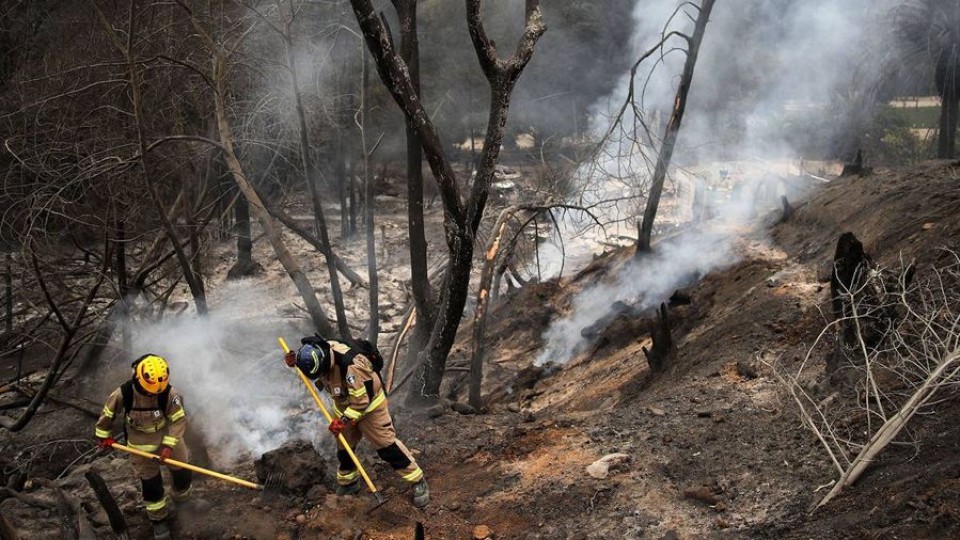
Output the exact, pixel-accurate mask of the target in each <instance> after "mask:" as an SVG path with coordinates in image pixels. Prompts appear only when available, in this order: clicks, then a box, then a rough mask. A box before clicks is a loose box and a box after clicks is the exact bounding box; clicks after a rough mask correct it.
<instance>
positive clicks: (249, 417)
mask: <svg viewBox="0 0 960 540" xmlns="http://www.w3.org/2000/svg"><path fill="white" fill-rule="evenodd" d="M209 299H210V301H211V310H210V313H209V314H208V315H207V316H205V317H197V316H195V315H189V316H187V315H184V316H181V317H177V318H173V319H169V320H167V321H163V322H159V323H153V324H148V325H140V326H138V327H136V328H135V329H134V331H135V334H134V336H133V339H132V343H131V345H132V347H133V350H134V351H136V355H137V356H139V355H140V354H145V353H148V352H150V353H155V354H159V355H160V356H163V357H164V358H165V359H166V360H167V362H168V363H169V365H170V381H171V384H172V385H173V386H174V387H176V388H177V390H178V391H180V392H181V393H182V394H183V397H184V404H185V408H186V410H187V415H188V418H189V419H190V422H191V423H190V429H191V430H195V431H199V433H200V435H201V437H202V438H203V440H204V441H205V442H206V444H207V447H208V449H209V450H210V452H211V453H212V454H214V455H215V458H216V459H217V460H219V461H222V462H224V463H234V462H237V461H239V460H241V459H244V458H248V457H250V456H254V457H259V455H260V454H261V453H263V452H265V451H267V450H271V449H273V448H276V447H278V446H280V445H281V444H282V443H283V442H284V441H286V440H288V439H292V438H300V439H306V440H311V441H314V444H315V445H317V444H318V443H319V441H318V439H317V438H318V435H319V431H318V425H319V420H320V413H319V411H316V409H315V405H313V403H312V401H311V402H310V403H307V402H306V401H305V400H308V399H310V398H309V397H308V395H307V393H306V389H305V388H304V386H303V383H302V382H301V381H300V379H299V378H298V377H297V376H296V374H295V373H294V372H293V371H292V370H291V369H289V368H287V367H286V365H284V363H283V360H282V359H283V352H282V350H281V349H280V347H279V344H278V343H277V337H278V336H280V335H283V334H284V333H286V334H287V335H288V337H289V336H297V337H299V335H300V334H301V333H302V332H303V330H302V329H298V326H299V320H298V319H282V318H280V317H279V316H278V315H277V312H276V310H275V309H274V308H273V306H275V305H276V298H272V297H270V296H269V295H268V294H267V293H266V292H265V291H263V290H260V289H257V288H255V287H254V286H253V285H252V284H251V282H248V281H238V282H227V283H225V284H223V285H222V286H220V287H218V288H217V289H216V291H215V292H214V293H212V294H211V295H210V297H209ZM290 344H291V346H294V345H296V346H299V342H298V341H292V342H290ZM301 405H306V406H308V407H309V408H310V409H313V410H311V411H310V412H309V413H307V414H302V406H301ZM308 410H309V409H308Z"/></svg>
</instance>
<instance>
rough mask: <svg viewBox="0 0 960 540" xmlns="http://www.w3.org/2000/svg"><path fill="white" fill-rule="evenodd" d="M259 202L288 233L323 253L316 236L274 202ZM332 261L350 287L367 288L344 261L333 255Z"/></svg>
mask: <svg viewBox="0 0 960 540" xmlns="http://www.w3.org/2000/svg"><path fill="white" fill-rule="evenodd" d="M261 200H262V201H263V205H264V207H265V208H266V209H267V212H268V213H269V214H270V215H271V216H273V218H274V219H276V220H277V221H279V222H280V223H282V224H283V226H284V227H286V228H288V229H290V232H292V233H294V234H296V235H297V236H299V237H300V238H302V239H304V240H305V241H306V242H307V243H308V244H310V245H311V246H313V247H314V248H316V249H317V251H319V252H321V253H323V243H322V242H321V241H320V240H319V239H318V238H317V237H316V236H314V235H313V234H310V231H308V230H307V229H306V228H304V227H303V226H302V225H300V224H299V223H297V220H295V219H293V217H292V216H291V215H290V214H288V213H286V212H284V211H283V210H281V209H280V208H279V207H278V206H277V205H276V204H275V203H274V202H272V201H270V200H269V199H266V198H261ZM333 259H334V262H335V263H336V265H337V270H339V271H340V273H341V274H343V277H345V278H347V280H348V281H349V282H350V284H351V285H356V286H359V287H366V286H367V282H366V281H365V280H364V279H363V276H361V275H360V274H358V273H356V272H355V271H354V270H353V269H352V268H350V266H348V265H347V263H346V261H344V260H343V259H342V258H341V257H340V256H339V255H337V254H336V253H334V254H333Z"/></svg>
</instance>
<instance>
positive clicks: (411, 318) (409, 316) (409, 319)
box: [384, 305, 417, 393]
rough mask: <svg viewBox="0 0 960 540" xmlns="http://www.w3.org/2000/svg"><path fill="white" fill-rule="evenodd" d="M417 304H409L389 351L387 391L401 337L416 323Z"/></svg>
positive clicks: (391, 379)
mask: <svg viewBox="0 0 960 540" xmlns="http://www.w3.org/2000/svg"><path fill="white" fill-rule="evenodd" d="M416 318H417V306H415V305H413V306H410V309H408V310H407V313H406V315H404V316H403V328H402V329H401V330H400V333H399V334H397V339H396V341H394V342H393V352H391V353H390V365H389V366H388V367H387V380H386V382H385V383H384V384H386V387H387V393H390V390H391V389H392V388H393V375H394V373H396V371H397V357H398V356H399V354H400V346H401V345H402V344H403V338H404V337H406V335H407V332H408V331H409V330H410V327H411V326H413V325H414V324H415V323H416Z"/></svg>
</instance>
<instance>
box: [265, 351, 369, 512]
mask: <svg viewBox="0 0 960 540" xmlns="http://www.w3.org/2000/svg"><path fill="white" fill-rule="evenodd" d="M277 341H278V342H280V347H282V348H283V352H284V353H288V352H290V347H289V346H287V342H286V341H284V339H283V338H282V337H281V338H277ZM293 370H294V371H296V372H297V375H299V376H300V380H301V381H303V385H304V386H306V387H307V390H309V391H310V395H312V396H313V400H314V401H316V402H317V406H318V407H320V412H322V413H323V416H324V418H326V419H327V423H328V424H329V423H331V422H333V417H332V416H330V412H329V411H327V407H326V406H325V405H324V404H323V400H321V399H320V394H318V393H317V389H316V387H314V385H313V384H311V382H310V379H308V378H307V376H306V375H304V374H303V372H302V371H300V369H299V368H297V367H294V368H293ZM337 441H339V442H340V445H341V446H343V449H344V450H346V451H347V454H349V455H350V460H351V461H353V464H354V465H356V466H357V470H358V471H359V472H360V476H362V477H363V481H364V482H365V483H366V484H367V488H368V489H369V490H370V493H372V494H373V496H374V497H375V498H376V499H377V504H375V505H374V506H373V507H372V508H370V509H369V510H367V511H368V512H369V511H370V510H373V509H375V508H377V507H379V506H382V505H383V504H384V503H386V502H387V500H386V499H385V498H384V497H383V494H381V493H380V492H379V491H378V490H377V486H375V485H374V484H373V480H370V476H369V475H367V471H366V470H365V469H364V468H363V465H361V464H360V459H359V458H357V455H356V454H355V453H354V452H353V449H352V448H350V445H349V444H347V440H346V439H345V438H344V437H343V434H342V433H338V434H337Z"/></svg>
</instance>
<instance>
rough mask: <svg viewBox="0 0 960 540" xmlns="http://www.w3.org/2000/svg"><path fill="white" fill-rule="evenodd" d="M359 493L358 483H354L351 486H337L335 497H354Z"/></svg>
mask: <svg viewBox="0 0 960 540" xmlns="http://www.w3.org/2000/svg"><path fill="white" fill-rule="evenodd" d="M357 493H360V482H359V481H357V482H354V483H352V484H346V485H338V486H337V495H356V494H357Z"/></svg>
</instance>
